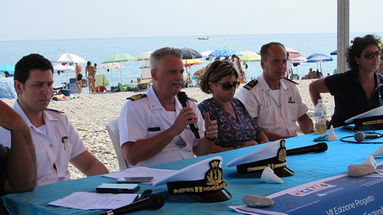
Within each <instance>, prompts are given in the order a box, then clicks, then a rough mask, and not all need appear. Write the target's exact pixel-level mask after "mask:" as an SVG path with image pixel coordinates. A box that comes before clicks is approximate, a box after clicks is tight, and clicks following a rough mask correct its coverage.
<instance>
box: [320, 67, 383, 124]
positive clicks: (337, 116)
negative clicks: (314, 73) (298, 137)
mask: <svg viewBox="0 0 383 215" xmlns="http://www.w3.org/2000/svg"><path fill="white" fill-rule="evenodd" d="M325 84H326V86H327V88H328V90H329V92H330V93H331V95H333V96H334V100H335V110H334V115H333V116H332V118H331V121H330V124H331V125H333V126H334V127H338V126H342V125H345V122H344V121H345V120H347V119H349V118H351V117H353V116H356V115H358V114H361V113H364V112H366V111H369V110H371V109H373V108H376V107H379V106H380V105H382V104H383V98H382V96H383V87H381V86H383V75H381V74H379V73H375V84H376V85H375V87H376V88H375V92H374V95H373V96H372V97H371V98H370V99H368V98H367V95H366V93H365V92H364V90H363V88H362V85H360V83H359V80H358V72H357V71H355V70H349V71H347V72H345V73H341V74H336V75H332V76H328V77H326V78H325Z"/></svg>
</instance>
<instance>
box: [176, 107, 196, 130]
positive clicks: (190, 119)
mask: <svg viewBox="0 0 383 215" xmlns="http://www.w3.org/2000/svg"><path fill="white" fill-rule="evenodd" d="M197 121H198V118H197V115H196V114H195V112H194V110H193V108H191V107H184V108H182V110H181V112H180V113H179V114H178V116H177V119H176V120H175V121H174V124H173V125H172V127H170V129H171V130H172V131H173V132H174V136H175V135H178V134H180V133H181V132H182V131H183V130H184V129H185V128H186V126H188V125H190V124H194V123H197Z"/></svg>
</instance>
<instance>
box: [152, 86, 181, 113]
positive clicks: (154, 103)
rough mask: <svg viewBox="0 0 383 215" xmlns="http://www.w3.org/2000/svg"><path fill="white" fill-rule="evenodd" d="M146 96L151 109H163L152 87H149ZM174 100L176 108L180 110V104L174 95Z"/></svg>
mask: <svg viewBox="0 0 383 215" xmlns="http://www.w3.org/2000/svg"><path fill="white" fill-rule="evenodd" d="M146 94H147V96H148V101H149V108H150V109H151V110H161V109H164V107H163V106H162V105H161V103H160V100H159V99H158V97H157V95H156V93H155V92H154V89H153V87H152V86H151V87H149V90H148V92H147V93H146ZM175 101H176V110H181V109H182V105H181V103H180V102H179V101H178V99H177V96H175Z"/></svg>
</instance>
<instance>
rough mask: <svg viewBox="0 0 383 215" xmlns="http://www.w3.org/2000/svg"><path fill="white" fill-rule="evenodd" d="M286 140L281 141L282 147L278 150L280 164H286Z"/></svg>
mask: <svg viewBox="0 0 383 215" xmlns="http://www.w3.org/2000/svg"><path fill="white" fill-rule="evenodd" d="M285 143H286V141H285V140H281V142H280V144H281V147H280V148H279V150H278V160H279V161H280V162H285V161H286V147H285Z"/></svg>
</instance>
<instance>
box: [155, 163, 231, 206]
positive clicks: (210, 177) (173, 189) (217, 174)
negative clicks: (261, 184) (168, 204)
mask: <svg viewBox="0 0 383 215" xmlns="http://www.w3.org/2000/svg"><path fill="white" fill-rule="evenodd" d="M221 164H222V157H219V156H216V157H211V158H208V159H205V160H202V161H200V162H198V163H195V164H192V165H190V166H187V167H185V168H183V169H181V170H179V171H176V172H175V173H173V174H171V175H169V176H167V177H165V178H162V179H160V180H158V181H156V182H155V183H153V185H154V186H156V185H161V184H164V183H166V184H167V187H168V192H169V193H171V194H176V195H178V194H186V195H192V196H193V198H195V199H197V200H198V201H201V202H220V201H226V200H228V199H230V198H231V194H230V193H229V192H228V191H227V190H226V189H225V187H226V185H227V182H226V181H224V180H223V178H222V176H223V171H222V168H221Z"/></svg>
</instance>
